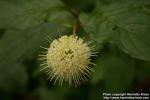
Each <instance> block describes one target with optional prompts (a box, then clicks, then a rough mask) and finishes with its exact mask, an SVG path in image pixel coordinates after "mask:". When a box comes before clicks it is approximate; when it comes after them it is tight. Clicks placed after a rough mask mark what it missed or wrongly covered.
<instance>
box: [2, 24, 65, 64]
mask: <svg viewBox="0 0 150 100" xmlns="http://www.w3.org/2000/svg"><path fill="white" fill-rule="evenodd" d="M61 28H63V27H61V26H59V25H56V24H49V23H44V24H41V25H39V26H36V27H34V28H30V29H26V30H15V29H9V30H7V31H6V33H5V34H4V36H3V38H2V39H1V40H0V48H1V49H0V55H1V56H0V61H1V63H2V62H3V63H4V62H5V63H7V62H8V61H22V60H24V59H27V58H29V57H32V55H33V53H35V51H37V50H38V48H39V47H40V45H41V43H42V41H44V40H45V38H46V37H48V36H50V37H54V36H57V35H58V32H57V31H58V30H61ZM45 41H46V40H45ZM47 42H48V41H47ZM0 65H1V64H0ZM1 66H2V65H1Z"/></svg>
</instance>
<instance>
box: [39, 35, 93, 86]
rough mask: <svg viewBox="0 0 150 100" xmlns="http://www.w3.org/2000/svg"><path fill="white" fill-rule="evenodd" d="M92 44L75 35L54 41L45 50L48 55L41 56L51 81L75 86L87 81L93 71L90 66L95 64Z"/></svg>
mask: <svg viewBox="0 0 150 100" xmlns="http://www.w3.org/2000/svg"><path fill="white" fill-rule="evenodd" d="M90 43H91V42H89V43H86V42H84V41H83V39H81V38H79V37H78V36H73V35H70V36H67V35H64V36H62V37H60V38H59V39H55V40H53V41H52V42H51V44H50V47H49V48H45V49H46V50H47V52H46V54H44V55H40V56H42V57H41V59H42V60H44V61H43V63H42V64H41V65H42V66H43V65H44V67H43V69H44V70H45V69H46V72H47V73H48V78H49V79H50V81H52V80H54V84H55V83H56V82H57V81H58V82H59V83H60V84H61V85H62V83H63V82H64V81H65V82H68V83H69V85H72V84H74V85H75V86H77V85H79V84H80V83H81V82H82V81H86V80H87V77H89V75H90V74H91V72H92V71H93V68H92V67H90V66H89V64H93V63H91V62H90V60H91V59H90V57H91V56H95V53H92V49H93V47H94V46H92V47H89V44H90ZM43 48H44V47H43ZM93 65H94V64H93ZM43 69H42V70H43Z"/></svg>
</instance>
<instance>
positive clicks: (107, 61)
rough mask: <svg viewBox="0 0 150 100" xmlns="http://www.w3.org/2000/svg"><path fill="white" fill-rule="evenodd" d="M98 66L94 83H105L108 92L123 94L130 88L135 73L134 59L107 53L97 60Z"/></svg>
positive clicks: (94, 74) (93, 76)
mask: <svg viewBox="0 0 150 100" xmlns="http://www.w3.org/2000/svg"><path fill="white" fill-rule="evenodd" d="M96 64H97V66H96V68H95V72H94V73H93V75H92V79H91V82H92V83H99V82H102V81H104V82H105V89H106V90H107V92H113V91H115V92H123V91H124V90H126V89H127V88H128V87H129V86H130V84H131V82H132V79H133V77H134V71H135V70H134V69H135V67H134V61H133V60H132V59H130V58H128V57H126V56H119V55H116V54H115V53H113V52H107V53H104V54H102V55H101V57H100V58H99V59H97V60H96Z"/></svg>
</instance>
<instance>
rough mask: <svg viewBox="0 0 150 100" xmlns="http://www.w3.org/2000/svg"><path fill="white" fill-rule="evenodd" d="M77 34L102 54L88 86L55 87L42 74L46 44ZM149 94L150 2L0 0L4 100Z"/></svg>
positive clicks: (79, 99) (0, 77)
mask: <svg viewBox="0 0 150 100" xmlns="http://www.w3.org/2000/svg"><path fill="white" fill-rule="evenodd" d="M75 21H78V28H77V33H78V35H79V36H80V37H83V38H85V40H86V41H91V40H93V41H94V42H93V45H96V49H95V51H98V52H100V53H99V54H98V56H97V57H93V58H92V62H94V63H95V64H97V66H95V71H94V72H93V73H92V76H91V77H90V78H89V81H88V82H87V83H84V84H82V85H81V86H79V87H77V88H74V87H69V86H67V85H63V86H62V87H61V86H59V85H55V86H53V83H52V82H49V80H46V77H47V76H46V75H45V73H43V72H40V66H39V63H40V62H39V60H38V54H39V53H40V52H41V51H43V50H42V49H40V45H42V46H46V47H48V46H49V42H47V40H45V38H46V37H47V36H49V37H51V38H52V39H54V38H57V37H58V36H60V35H62V34H67V35H70V34H72V25H73V23H74V22H75ZM103 92H150V0H62V1H61V0H0V99H1V100H100V99H102V93H103Z"/></svg>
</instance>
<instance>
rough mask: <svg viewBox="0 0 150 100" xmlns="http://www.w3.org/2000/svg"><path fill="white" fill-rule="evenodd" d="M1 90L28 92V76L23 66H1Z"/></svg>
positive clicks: (10, 64)
mask: <svg viewBox="0 0 150 100" xmlns="http://www.w3.org/2000/svg"><path fill="white" fill-rule="evenodd" d="M0 80H1V82H0V89H1V90H3V91H5V92H14V91H18V92H23V91H25V90H26V87H27V83H28V76H27V73H26V70H25V68H24V66H23V65H21V64H19V63H11V62H8V63H7V64H6V63H5V65H4V64H3V66H0Z"/></svg>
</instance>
